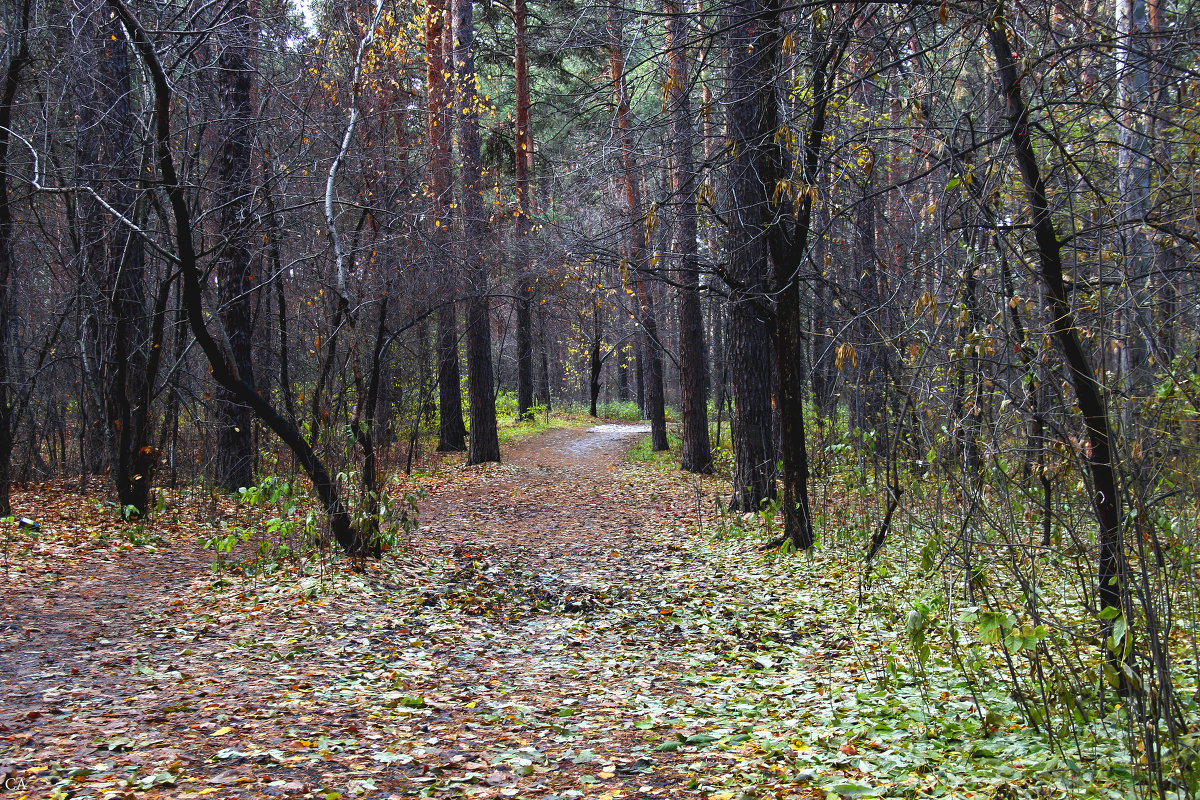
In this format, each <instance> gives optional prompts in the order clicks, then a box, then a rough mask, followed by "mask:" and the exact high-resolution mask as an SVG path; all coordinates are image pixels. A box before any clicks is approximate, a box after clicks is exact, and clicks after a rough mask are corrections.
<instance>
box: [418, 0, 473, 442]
mask: <svg viewBox="0 0 1200 800" xmlns="http://www.w3.org/2000/svg"><path fill="white" fill-rule="evenodd" d="M448 19H449V14H448V12H447V9H446V6H445V3H444V0H428V2H427V3H426V6H425V55H426V60H427V64H428V69H427V72H426V76H427V77H426V86H427V89H428V92H429V97H428V102H429V114H428V120H429V122H428V125H427V128H426V134H427V138H428V140H429V186H430V193H431V194H432V197H431V199H430V202H431V205H432V206H433V214H432V216H433V225H432V226H431V227H430V231H429V239H430V244H431V249H432V250H433V253H434V258H437V259H440V261H439V263H438V264H437V265H436V269H435V272H436V274H437V275H438V276H439V277H440V279H441V280H440V282H439V286H440V289H441V294H442V296H441V298H440V299H441V300H442V303H443V305H441V306H439V307H438V311H437V342H436V345H435V350H436V351H437V380H438V446H437V449H438V450H439V451H441V452H443V453H446V452H460V451H463V450H466V449H467V442H466V437H467V428H466V425H464V424H463V414H462V386H461V382H462V381H461V377H460V375H459V369H458V319H457V315H456V314H455V311H454V301H453V298H454V294H455V283H456V281H455V274H456V272H457V269H456V267H455V264H454V258H453V254H452V243H451V241H450V213H449V212H450V206H451V201H452V196H453V188H452V183H453V176H452V171H451V169H450V149H451V144H452V142H451V133H452V131H451V111H450V106H451V103H450V96H449V90H448V88H447V86H446V72H447V69H448V68H449V65H448V64H447V62H446V57H445V51H446V44H447V42H449V40H450V38H451V37H450V36H448V35H447V33H448V31H447V25H446V23H447V20H448Z"/></svg>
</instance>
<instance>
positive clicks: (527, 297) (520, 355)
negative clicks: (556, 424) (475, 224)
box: [512, 0, 533, 419]
mask: <svg viewBox="0 0 1200 800" xmlns="http://www.w3.org/2000/svg"><path fill="white" fill-rule="evenodd" d="M512 17H513V49H514V53H513V67H514V70H513V71H514V73H515V81H516V95H517V97H516V112H517V129H516V142H515V143H514V144H515V147H514V152H515V156H514V164H513V168H514V176H515V183H516V190H517V241H516V243H515V245H516V265H515V266H516V273H517V274H516V279H517V282H516V289H517V301H516V305H517V418H518V419H530V418H531V417H532V413H531V412H530V409H531V408H532V407H533V318H532V315H531V313H530V311H531V309H530V303H531V302H532V299H533V285H532V283H531V281H530V274H529V269H530V263H529V233H530V230H531V227H532V226H531V221H532V216H533V197H532V192H531V189H532V187H531V185H530V180H529V178H530V174H531V172H532V169H531V167H532V161H533V125H532V121H531V119H530V96H529V57H528V53H527V43H526V38H527V37H526V25H525V19H526V7H525V0H514V2H513V15H512Z"/></svg>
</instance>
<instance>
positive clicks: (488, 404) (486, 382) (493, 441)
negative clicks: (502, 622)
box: [454, 0, 500, 464]
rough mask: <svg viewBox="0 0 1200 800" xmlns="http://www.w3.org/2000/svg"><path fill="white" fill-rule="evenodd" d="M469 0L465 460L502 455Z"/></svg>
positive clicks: (464, 82) (462, 10)
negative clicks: (468, 415)
mask: <svg viewBox="0 0 1200 800" xmlns="http://www.w3.org/2000/svg"><path fill="white" fill-rule="evenodd" d="M473 14H474V2H473V0H455V2H454V42H455V47H454V63H455V74H456V75H457V78H458V80H457V84H458V86H457V88H458V109H459V114H458V121H459V129H458V131H459V132H458V143H459V160H460V161H461V162H462V201H461V207H462V212H463V213H462V218H463V226H462V228H463V234H464V240H465V241H464V249H463V257H464V259H465V260H466V262H467V275H466V278H467V290H468V296H467V398H468V401H469V404H470V413H471V436H470V440H469V447H468V449H467V463H468V464H482V463H485V462H488V461H499V460H500V440H499V438H498V437H497V432H496V397H495V394H494V392H495V380H494V378H493V375H492V325H491V313H490V301H489V296H488V292H489V285H488V284H489V276H488V264H487V255H486V253H485V252H484V246H485V245H486V234H487V220H486V219H485V217H484V208H483V198H482V196H481V194H480V192H481V191H482V189H483V186H482V175H481V155H480V144H479V103H478V98H477V97H476V95H475V53H474V46H475V21H474V16H473Z"/></svg>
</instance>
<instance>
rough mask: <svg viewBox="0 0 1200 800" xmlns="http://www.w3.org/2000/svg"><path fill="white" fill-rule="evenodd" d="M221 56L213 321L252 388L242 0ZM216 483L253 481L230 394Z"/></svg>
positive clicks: (246, 421)
mask: <svg viewBox="0 0 1200 800" xmlns="http://www.w3.org/2000/svg"><path fill="white" fill-rule="evenodd" d="M229 15H230V16H229V22H228V26H227V29H226V32H225V34H224V36H223V41H222V48H221V54H220V56H219V57H218V59H217V74H216V80H217V91H218V94H219V96H220V100H221V121H220V124H219V128H220V130H219V141H220V143H221V146H220V151H219V152H218V154H217V164H216V167H217V176H218V187H219V188H218V190H217V208H218V209H219V210H218V212H217V218H218V230H219V231H220V232H221V235H222V236H223V237H224V241H223V242H222V246H221V248H220V255H219V257H218V258H217V281H218V283H219V289H220V292H219V298H220V303H221V305H220V309H221V314H220V316H221V324H222V326H223V328H224V331H225V337H226V340H227V342H228V345H229V356H230V364H231V366H232V367H233V369H234V371H235V374H236V375H237V377H238V378H239V379H240V380H241V381H243V382H244V383H245V384H246V385H247V386H251V387H254V386H255V381H254V370H253V366H252V358H251V354H252V353H253V350H254V316H255V315H254V297H255V292H254V289H255V285H254V278H253V274H252V265H251V260H252V258H253V252H252V249H251V241H250V229H251V224H252V221H253V220H252V214H251V199H252V198H251V193H252V191H253V185H254V166H253V155H254V122H253V119H254V108H253V106H252V105H251V100H250V93H251V90H252V88H253V77H254V71H253V65H252V64H251V63H250V53H251V48H252V46H253V42H252V37H253V30H254V20H253V18H252V17H251V15H250V7H249V4H248V3H247V2H246V0H237V2H235V3H234V4H233V5H232V7H231V8H230V12H229ZM216 414H217V465H216V467H217V472H216V481H217V485H218V486H220V487H221V488H222V489H224V490H225V491H228V492H234V491H237V490H238V489H239V488H241V487H243V486H250V485H251V484H253V483H254V461H255V459H254V436H253V431H252V430H251V427H250V407H249V406H247V405H246V403H245V402H244V401H243V400H241V399H240V398H239V396H238V393H237V392H233V391H230V390H229V389H227V388H225V387H221V388H219V389H218V392H217V403H216Z"/></svg>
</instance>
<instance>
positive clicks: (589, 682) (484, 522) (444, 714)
mask: <svg viewBox="0 0 1200 800" xmlns="http://www.w3.org/2000/svg"><path fill="white" fill-rule="evenodd" d="M647 431H648V429H647V428H645V427H643V426H631V425H612V424H609V425H600V426H595V427H593V428H591V429H584V430H579V429H561V430H554V431H551V432H549V433H546V434H544V435H542V436H539V437H537V438H534V439H532V440H528V441H526V442H524V443H522V444H520V445H518V446H517V447H516V448H514V450H513V451H512V452H511V453H506V454H505V455H506V461H505V463H504V464H502V465H491V466H485V467H482V468H471V469H463V468H459V467H451V468H450V470H449V473H447V474H448V475H449V476H450V477H449V479H447V480H445V481H444V482H441V483H437V485H435V486H434V487H433V488H432V490H431V492H430V495H429V497H428V498H427V500H426V502H425V503H423V504H422V520H421V527H420V529H419V532H418V534H417V535H416V537H415V539H414V541H413V542H412V543H411V550H410V551H409V553H408V554H407V555H406V556H403V557H401V558H400V559H399V561H400V564H399V565H398V566H393V567H387V568H381V567H372V568H371V569H370V571H369V572H368V573H367V574H366V575H362V576H352V575H351V576H346V577H344V578H340V579H339V578H322V579H321V580H320V581H317V580H316V579H315V578H303V579H300V580H296V581H292V582H291V583H288V582H287V581H285V582H284V583H283V584H280V583H279V582H277V581H276V582H274V583H271V582H260V583H255V584H252V585H248V584H246V583H244V582H243V583H234V584H233V585H224V584H218V585H216V586H213V585H212V584H213V578H212V576H211V575H210V574H209V573H208V569H207V562H206V560H205V556H204V555H203V554H198V553H197V552H195V550H194V549H192V548H188V547H186V546H181V547H178V548H171V549H168V550H167V551H166V552H162V553H157V554H146V553H144V552H142V551H137V550H135V551H134V554H133V555H130V556H129V557H127V558H125V559H123V560H117V561H115V562H114V561H112V560H111V558H112V557H111V554H110V553H107V552H99V553H92V554H87V553H84V554H83V558H86V559H87V560H82V558H81V556H80V555H79V554H78V553H76V554H75V555H74V556H68V555H67V554H66V553H65V551H64V559H63V563H62V565H61V568H60V569H51V570H44V571H43V572H42V573H40V574H39V575H37V576H33V575H30V576H28V577H27V578H20V579H18V580H14V579H13V578H12V577H11V575H10V577H9V579H8V580H7V581H6V583H5V586H4V588H5V589H6V592H7V593H6V595H5V596H4V598H3V600H2V601H0V603H2V605H0V624H3V625H4V631H3V633H4V635H3V637H2V638H0V670H2V673H0V773H3V774H5V775H7V776H9V777H10V778H15V777H20V778H21V779H22V780H25V781H27V782H28V785H29V786H30V787H41V788H40V789H36V790H35V791H34V794H33V795H32V796H42V795H41V794H40V793H39V792H41V791H42V790H49V789H51V787H54V786H57V787H58V789H59V790H62V788H63V786H67V787H69V789H70V794H71V796H81V797H82V796H96V797H126V796H133V795H132V794H123V793H126V792H134V791H136V793H137V795H136V796H138V797H143V796H145V797H156V796H157V797H210V798H211V797H261V796H292V797H314V798H315V797H326V796H328V793H329V792H337V793H339V794H340V795H341V796H342V797H349V796H352V795H362V796H366V797H388V796H406V795H414V794H418V793H421V794H434V793H442V792H450V793H452V794H451V795H450V796H453V794H454V793H457V794H461V795H464V796H480V797H489V796H497V797H545V798H565V797H606V798H607V797H618V796H630V797H637V796H643V797H684V796H695V795H697V794H698V793H697V792H696V791H693V790H692V789H689V788H688V785H689V783H690V784H691V785H692V786H695V783H696V781H695V779H694V776H695V775H696V774H697V773H696V772H695V767H696V764H695V763H692V762H693V761H694V758H693V757H692V756H688V757H684V756H683V755H682V754H675V753H671V752H655V751H653V750H652V748H651V746H650V745H649V744H648V741H647V736H646V734H645V732H644V730H643V726H642V725H640V724H639V725H638V726H634V724H633V723H634V722H635V721H637V720H638V719H640V718H642V717H643V716H644V715H646V714H647V713H648V712H647V709H648V708H659V709H661V708H662V707H663V706H664V705H670V703H672V702H675V701H677V700H680V699H681V698H682V701H686V698H687V696H688V692H689V686H688V685H685V684H683V683H680V682H678V681H676V680H674V679H673V678H670V677H664V676H670V675H674V674H676V673H677V670H676V669H675V668H674V661H675V660H677V659H679V658H681V657H682V656H683V655H685V654H686V652H687V646H688V643H687V642H686V641H684V639H683V637H681V636H680V635H679V634H680V630H679V627H678V626H677V625H675V624H673V623H672V621H671V620H670V619H669V613H670V607H669V605H668V604H669V603H670V594H671V589H670V587H671V586H673V585H674V584H676V583H680V582H682V581H684V579H685V578H686V575H687V570H688V563H689V559H690V558H691V555H690V552H691V548H690V547H689V544H688V541H687V538H686V536H685V535H684V534H682V533H681V528H682V525H681V520H686V519H687V518H688V516H689V514H691V513H692V506H693V504H694V503H695V502H696V499H695V498H688V497H687V496H686V495H685V494H684V493H683V492H681V491H678V490H679V483H678V481H677V480H676V481H675V483H674V484H673V485H672V486H667V487H666V489H667V490H665V491H664V490H663V489H662V487H659V486H657V485H656V484H654V483H652V482H651V483H645V482H642V483H636V482H635V481H634V480H633V479H632V478H631V477H630V476H629V475H628V474H627V473H626V472H625V470H624V468H623V466H622V458H623V456H624V454H625V453H626V452H627V450H628V448H629V447H630V446H632V444H633V443H634V442H635V441H636V440H637V437H638V436H640V435H643V434H644V433H645V432H647ZM672 489H674V491H671V490H672ZM30 571H31V572H36V570H35V569H31V570H30ZM22 580H25V581H26V584H22ZM314 581H316V582H314ZM646 727H649V726H648V725H647V726H646ZM687 732H688V731H685V733H687ZM652 738H653V737H652ZM71 770H75V772H74V773H72V772H71ZM64 776H65V777H64Z"/></svg>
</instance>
